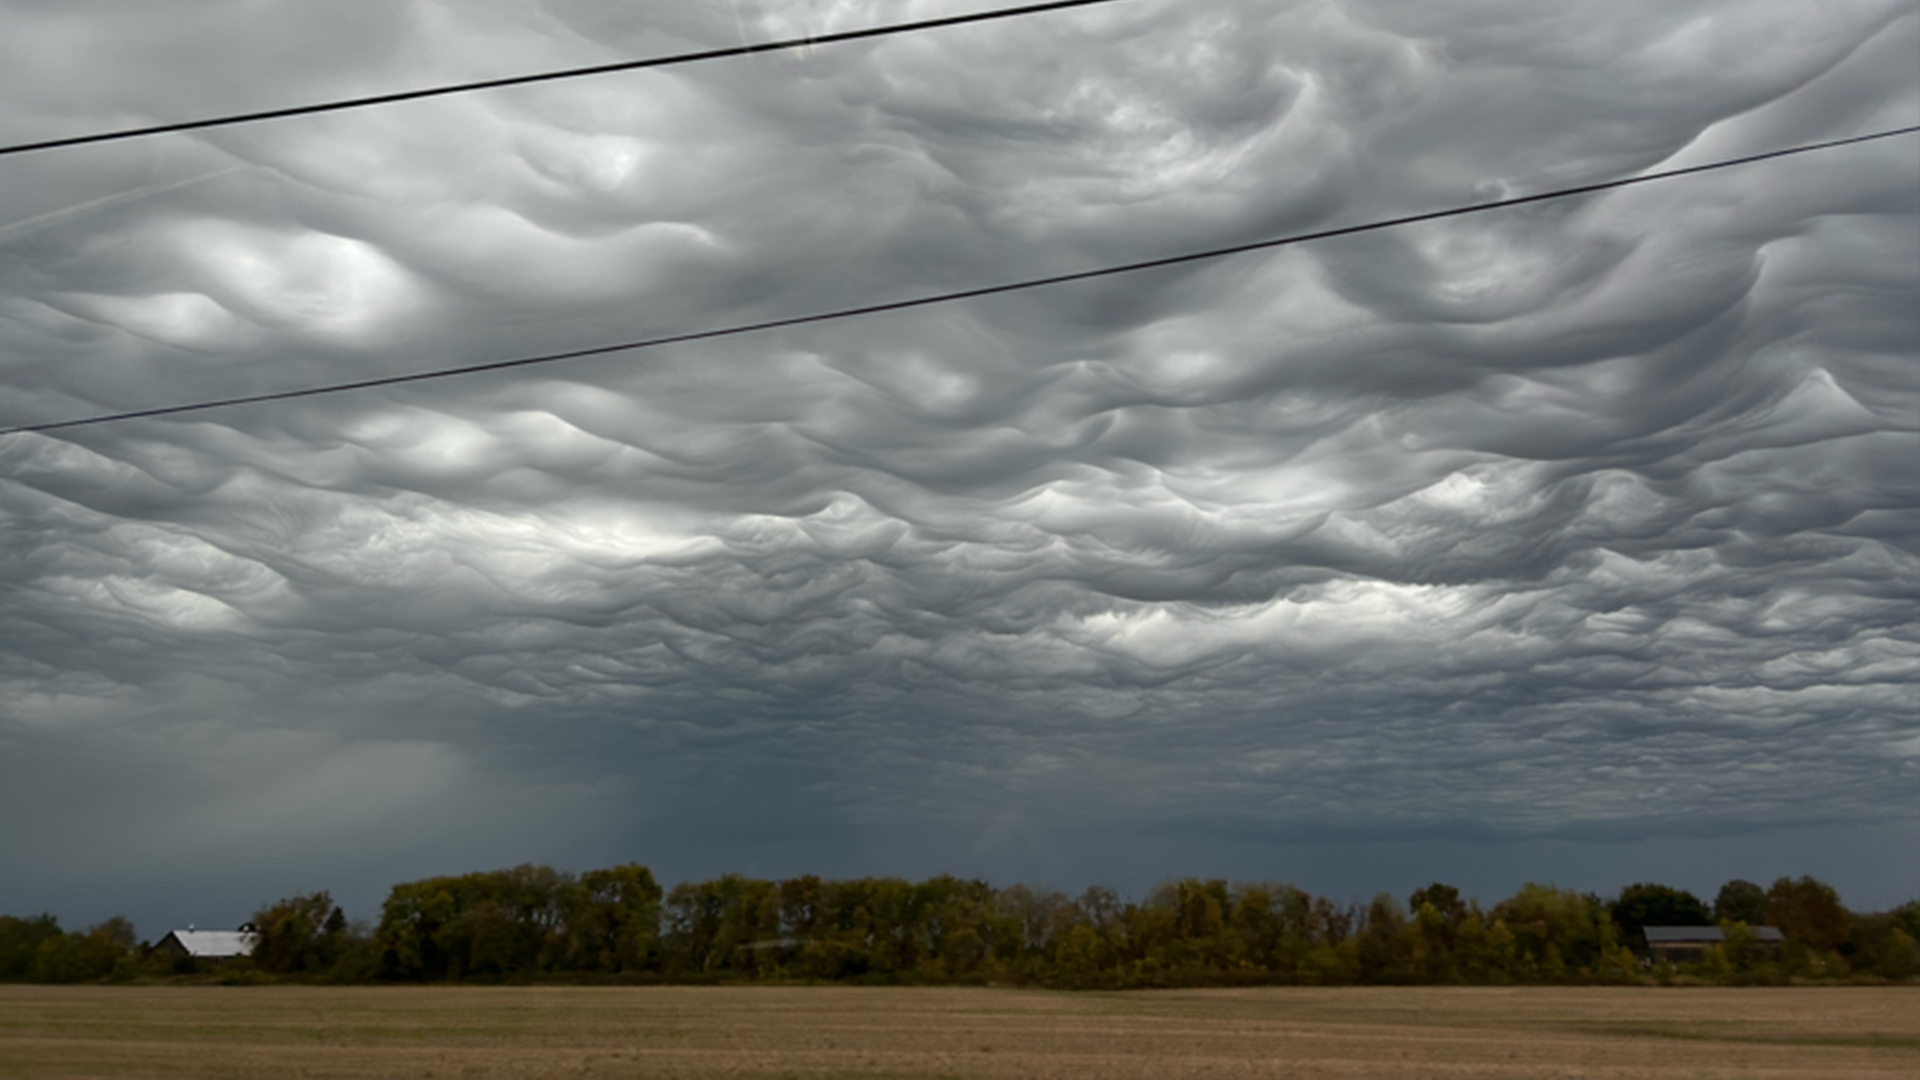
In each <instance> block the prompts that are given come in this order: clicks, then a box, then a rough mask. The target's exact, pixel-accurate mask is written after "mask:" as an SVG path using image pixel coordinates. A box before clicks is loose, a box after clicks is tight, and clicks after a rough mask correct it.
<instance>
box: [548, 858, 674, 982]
mask: <svg viewBox="0 0 1920 1080" xmlns="http://www.w3.org/2000/svg"><path fill="white" fill-rule="evenodd" d="M661 896H662V894H661V890H660V885H659V883H658V882H656V881H655V880H654V879H653V871H651V870H649V869H647V868H646V867H644V866H641V865H640V864H638V863H628V864H626V865H624V866H614V867H609V868H607V869H604V870H589V871H587V872H586V873H584V874H581V875H580V880H579V882H578V884H577V886H575V887H573V888H571V889H567V890H565V891H564V892H563V896H562V899H561V909H562V918H563V920H564V926H565V929H564V937H565V940H566V966H567V968H569V969H570V970H573V971H597V972H606V973H632V972H639V971H647V970H652V969H654V968H657V966H658V963H659V956H658V952H659V947H660V940H659V939H660V901H661Z"/></svg>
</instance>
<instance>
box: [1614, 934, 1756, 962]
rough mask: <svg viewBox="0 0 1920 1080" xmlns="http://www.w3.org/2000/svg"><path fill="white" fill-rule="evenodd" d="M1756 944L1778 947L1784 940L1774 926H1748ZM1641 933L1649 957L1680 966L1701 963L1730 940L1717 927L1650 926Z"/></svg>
mask: <svg viewBox="0 0 1920 1080" xmlns="http://www.w3.org/2000/svg"><path fill="white" fill-rule="evenodd" d="M1747 929H1748V930H1749V931H1750V932H1752V934H1753V940H1754V943H1755V944H1757V945H1761V946H1776V947H1777V946H1778V945H1779V944H1780V942H1781V941H1783V940H1785V939H1783V938H1782V937H1781V936H1780V931H1779V930H1778V929H1777V928H1775V927H1772V926H1749V927H1747ZM1642 932H1643V933H1645V934H1646V935H1647V955H1648V956H1649V957H1651V958H1653V959H1656V960H1662V959H1664V960H1668V961H1672V962H1674V963H1679V962H1681V961H1686V960H1699V959H1700V958H1702V957H1704V956H1705V955H1706V953H1707V948H1708V946H1712V945H1719V944H1722V943H1723V942H1725V941H1726V940H1727V932H1726V931H1725V930H1723V929H1721V928H1720V927H1718V926H1648V927H1643V928H1642Z"/></svg>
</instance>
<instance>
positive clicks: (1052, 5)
mask: <svg viewBox="0 0 1920 1080" xmlns="http://www.w3.org/2000/svg"><path fill="white" fill-rule="evenodd" d="M1114 2H1116V0H1048V2H1046V3H1039V4H1027V5H1024V6H1022V7H1012V8H999V9H996V10H993V11H976V12H971V13H969V14H966V15H947V16H943V17H941V18H938V19H921V20H919V21H918V22H908V23H894V24H892V25H889V26H870V27H867V28H866V29H864V30H842V31H839V32H836V33H832V34H819V35H816V36H812V37H798V38H788V39H786V40H784V41H767V42H762V43H761V44H758V45H734V46H729V47H728V48H724V49H706V50H704V51H701V52H690V53H678V54H676V55H673V56H656V57H653V58H651V59H647V60H620V61H617V62H615V63H611V64H594V65H592V66H590V67H579V68H567V69H566V70H564V71H543V72H538V73H536V74H532V75H508V76H506V77H504V78H498V79H481V80H479V81H478V82H466V83H453V84H450V85H447V86H431V87H427V88H425V89H421V90H401V91H397V92H395V93H391V94H374V95H371V96H369V97H357V98H344V99H342V100H339V101H323V102H316V103H314V104H311V105H293V106H289V107H287V108H284V109H263V110H261V111H259V112H250V113H233V114H230V115H227V116H210V117H206V118H204V119H200V120H180V121H177V122H174V123H170V124H154V125H152V126H151V127H138V128H122V129H121V130H118V131H103V132H98V133H95V134H92V135H69V136H66V137H64V138H59V139H44V140H42V141H40V142H30V143H18V144H16V145H13V146H0V157H4V156H6V155H8V154H25V153H29V152H31V151H34V150H53V149H57V148H59V147H63V146H84V145H86V144H88V143H103V142H117V141H119V140H121V139H137V138H139V137H141V136H143V135H164V134H167V133H168V132H176V131H197V130H200V129H201V128H210V127H224V126H226V125H229V124H251V123H254V122H256V121H260V120H279V119H283V118H285V117H289V116H308V115H311V114H313V113H324V112H339V111H340V110H342V109H364V108H366V107H368V106H370V105H391V104H393V103H394V102H398V101H416V100H419V99H420V98H430V97H445V96H446V95H448V94H466V93H471V92H473V91H475V90H493V89H497V88H499V87H502V86H525V85H527V84H528V83H541V82H554V81H556V80H559V79H579V78H584V77H586V76H588V75H606V74H610V73H612V72H616V71H639V70H641V69H643V68H656V67H671V66H673V65H676V64H691V63H695V62H698V61H701V60H721V59H725V58H727V57H730V56H746V55H749V54H751V53H762V52H781V51H784V50H788V49H805V48H811V47H813V46H815V45H831V44H833V43H834V42H838V41H857V40H859V39H861V38H875V37H888V36H891V35H894V34H907V33H913V32H915V31H919V30H936V29H939V28H941V27H944V26H959V25H962V24H964V23H976V22H990V21H992V20H995V19H1011V18H1014V17H1016V16H1020V15H1037V14H1040V13H1042V12H1047V11H1058V10H1061V9H1063V8H1076V7H1089V6H1091V5H1094V4H1110V3H1114Z"/></svg>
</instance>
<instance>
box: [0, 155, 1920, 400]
mask: <svg viewBox="0 0 1920 1080" xmlns="http://www.w3.org/2000/svg"><path fill="white" fill-rule="evenodd" d="M1916 132H1920V125H1914V126H1912V127H1903V128H1893V129H1890V130H1887V131H1876V132H1874V133H1872V134H1870V135H1855V136H1853V137H1851V138H1846V139H1833V140H1830V141H1827V142H1819V143H1809V144H1807V145H1804V146H1794V147H1789V148H1787V149H1785V150H1769V151H1767V152H1765V153H1761V154H1749V155H1747V156H1746V157H1738V158H1728V159H1726V160H1724V161H1714V162H1709V163H1707V164H1705V165H1689V166H1687V167H1685V168H1681V169H1667V170H1665V171H1663V172H1654V173H1644V174H1642V175H1640V176H1629V177H1626V178H1625V179H1621V180H1606V181H1603V182H1601V183H1598V184H1582V185H1581V186H1579V187H1571V188H1559V189H1557V190H1554V191H1544V192H1541V193H1539V194H1537V195H1521V196H1517V197H1515V198H1511V199H1499V200H1496V201H1494V202H1489V203H1479V204H1477V205H1474V206H1456V207H1453V208H1451V209H1447V210H1430V211H1428V212H1426V213H1424V214H1409V215H1407V216H1405V217H1397V218H1388V219H1386V220H1384V221H1370V222H1367V223H1365V224H1361V225H1342V226H1340V227H1338V228H1333V229H1321V230H1319V231H1317V232H1310V233H1298V234H1296V235H1293V236H1283V237H1279V238H1277V239H1273V240H1256V241H1254V242H1253V243H1250V244H1235V245H1234V246H1232V247H1224V248H1211V249H1209V250H1207V251H1195V252H1189V253H1187V254H1185V255H1168V256H1165V257H1163V258H1158V259H1148V260H1146V261H1145V262H1135V263H1126V264H1123V265H1120V266H1107V267H1102V268H1100V269H1098V270H1081V271H1077V272H1075V273H1071V274H1056V275H1054V276H1052V277H1043V278H1029V279H1027V280H1025V281H1014V282H1008V283H1006V284H1003V285H988V286H985V287H983V288H978V289H965V290H962V291H960V292H950V293H940V294H937V295H934V296H922V297H919V298H917V299H913V300H891V301H888V302H886V303H884V304H868V305H866V306H864V307H854V308H841V309H840V310H838V311H823V312H817V313H815V314H812V315H794V316H790V317H787V318H784V319H769V320H767V321H765V322H757V323H746V324H743V325H740V326H728V327H722V328H720V329H718V330H698V331H694V332H692V333H687V334H672V335H669V336H667V337H657V338H646V339H644V340H641V341H626V342H621V343H619V344H617V345H596V346H594V347H592V348H588V349H573V350H571V351H568V352H559V353H547V354H544V355H541V356H523V357H520V358H518V359H514V360H491V361H487V362H486V363H480V364H468V365H466V366H464V367H456V368H440V369H438V370H434V371H421V372H415V373H412V374H408V375H384V376H381V377H380V378H377V379H360V380H357V381H355V382H344V383H330V384H328V385H325V386H310V387H306V388H304V389H299V390H277V391H274V392H272V393H266V394H250V395H246V396H244V397H230V398H219V399H217V400H214V401H199V402H194V403H192V404H188V405H162V406H159V407H157V408H151V409H135V410H131V411H129V412H118V413H107V414H104V415H101V416H89V417H83V418H81V419H78V420H56V421H53V422H51V423H45V424H24V425H22V426H20V427H12V428H6V429H4V430H0V435H16V434H20V433H22V432H28V431H57V430H59V429H61V428H72V427H82V426H84V425H88V424H107V423H113V422H115V421H119V420H138V419H142V418H145V417H153V416H171V415H173V414H175V413H185V412H199V411H201V410H204V409H219V408H225V407H227V406H229V405H252V404H257V403H259V402H263V401H288V400H291V399H293V398H303V397H317V396H319V395H321V394H338V393H342V392H345V391H348V390H368V389H372V388H374V387H378V386H397V385H399V384H401V383H410V382H424V381H426V380H428V379H447V378H452V377H453V376H456V375H475V374H478V373H480V372H483V371H502V370H505V369H507V368H517V367H531V366H533V365H535V364H554V363H559V362H560V361H563V360H579V359H582V358H585V357H589V356H604V355H606V354H608V353H616V352H627V351H630V350H636V349H652V348H658V347H659V346H662V345H678V344H683V343H685V342H689V341H707V340H710V339H712V338H721V337H732V336H734V335H736V334H751V333H756V332H758V331H761V330H777V329H780V328H782V327H788V326H805V325H807V324H809V323H820V322H829V321H832V320H835V319H850V318H854V317H857V316H861V315H877V314H880V313H882V312H887V311H904V310H906V309H908V308H917V307H929V306H932V305H934V304H950V303H953V302H954V301H956V300H972V299H977V298H979V297H983V296H997V295H1000V294H1001V293H1011V292H1019V291H1022V290H1025V289H1037V288H1040V287H1042V286H1046V285H1060V284H1064V283H1066V282H1070V281H1086V280H1088V279H1090V278H1099V277H1109V276H1112V275H1114V274H1131V273H1133V272H1135V271H1139V270H1152V269H1155V268H1157V267H1163V266H1178V265H1180V264H1181V263H1190V262H1200V261H1203V260H1207V259H1219V258H1225V257H1226V256H1229V255H1239V254H1242V253H1245V252H1249V251H1260V250H1264V249H1267V248H1277V247H1285V246H1287V245H1290V244H1304V243H1306V242H1308V241H1310V240H1327V239H1331V238H1333V237H1336V236H1352V235H1354V234H1356V233H1367V232H1376V231H1378V230H1381V229H1393V228H1398V227H1399V226H1402V225H1413V224H1416V223H1418V222H1422V221H1438V220H1440V219H1442V218H1450V217H1460V216H1463V215H1466V214H1478V213H1483V212H1485V211H1488V210H1499V209H1502V208H1505V207H1511V206H1524V205H1526V204H1528V203H1537V202H1545V201H1547V200H1549V199H1564V198H1568V197H1570V196H1574V195H1589V194H1592V193H1594V192H1597V191H1608V190H1611V189H1613V188H1623V187H1631V186H1632V185H1634V184H1646V183H1651V182H1653V181H1655V180H1671V179H1673V178H1674V177H1676V176H1691V175H1693V174H1695V173H1703V172H1711V171H1713V170H1715V169H1729V168H1732V167H1734V166H1736V165H1750V164H1752V163H1754V162H1756V161H1768V160H1771V159H1773V158H1783V157H1791V156H1793V155H1795V154H1811V153H1815V152H1817V151H1821V150H1832V149H1835V148H1836V147H1841V146H1852V145H1854V144H1855V143H1864V142H1873V141H1875V140H1877V139H1891V138H1894V137H1896V136H1900V135H1912V134H1914V133H1916Z"/></svg>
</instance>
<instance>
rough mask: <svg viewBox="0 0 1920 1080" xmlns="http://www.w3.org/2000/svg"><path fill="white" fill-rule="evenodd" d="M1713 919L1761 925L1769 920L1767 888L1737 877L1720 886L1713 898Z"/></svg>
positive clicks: (1719, 921)
mask: <svg viewBox="0 0 1920 1080" xmlns="http://www.w3.org/2000/svg"><path fill="white" fill-rule="evenodd" d="M1713 921H1714V922H1717V923H1746V924H1747V925H1748V926H1759V925H1761V924H1762V923H1765V922H1766V921H1767V890H1765V889H1762V888H1761V887H1760V886H1758V885H1755V884H1754V883H1753V882H1751V881H1742V880H1740V879H1739V878H1735V879H1733V880H1732V881H1729V882H1727V883H1726V884H1725V885H1722V886H1720V894H1719V895H1718V896H1716V897H1714V899H1713Z"/></svg>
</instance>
